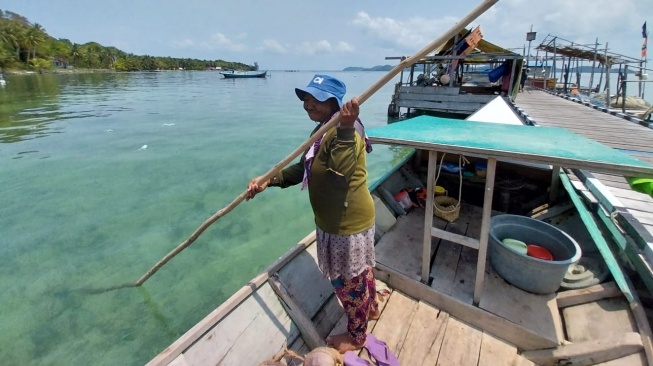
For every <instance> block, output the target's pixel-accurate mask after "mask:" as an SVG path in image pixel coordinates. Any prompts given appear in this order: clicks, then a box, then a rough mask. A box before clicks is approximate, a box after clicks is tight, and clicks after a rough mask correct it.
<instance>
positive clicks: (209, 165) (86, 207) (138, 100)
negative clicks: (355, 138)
mask: <svg viewBox="0 0 653 366" xmlns="http://www.w3.org/2000/svg"><path fill="white" fill-rule="evenodd" d="M329 73H330V74H332V75H334V76H337V77H339V78H341V79H342V80H343V81H344V82H345V83H346V84H347V87H348V93H347V98H350V97H353V96H358V95H360V94H362V93H363V92H364V91H365V90H366V89H368V88H369V87H370V86H372V85H373V84H374V83H375V82H377V81H378V80H379V79H380V78H381V77H383V76H384V75H385V73H384V72H329ZM314 74H315V72H308V71H306V72H282V71H279V72H275V71H272V72H271V73H270V76H269V77H268V78H265V79H241V80H233V79H231V80H230V79H224V78H222V76H221V75H220V74H219V73H217V72H211V71H205V72H186V71H180V72H148V73H97V74H67V75H8V76H6V79H7V85H5V86H4V87H0V177H1V178H0V184H1V189H0V230H1V233H0V289H1V291H0V309H2V311H1V312H0V364H1V365H66V366H71V365H95V366H97V365H141V364H144V363H146V362H147V361H149V360H150V359H151V358H152V357H154V356H155V355H157V354H158V353H159V352H160V351H162V350H163V349H164V348H165V347H167V346H168V345H169V344H170V343H172V342H173V341H175V340H176V339H177V338H178V337H179V336H181V335H182V334H183V333H184V332H186V331H187V330H188V329H189V328H191V327H192V326H193V325H194V324H195V323H196V322H198V321H199V320H201V319H202V318H203V317H204V316H206V315H207V314H208V313H209V312H210V311H212V310H213V309H214V308H216V307H217V306H219V305H220V304H221V303H222V302H223V301H224V300H226V299H227V298H228V297H229V296H230V295H231V294H233V293H234V292H235V291H236V290H238V289H239V288H241V287H242V286H243V285H245V284H246V283H247V282H248V280H249V279H251V278H252V277H254V276H255V275H257V274H259V273H260V272H261V271H263V270H264V269H265V268H266V267H267V266H268V265H270V264H271V263H272V262H273V261H275V260H276V259H277V258H278V257H280V256H281V255H282V254H283V253H284V252H286V251H287V250H288V249H289V248H291V247H292V246H294V245H295V244H296V243H297V242H298V241H300V240H301V239H302V238H304V237H305V236H306V235H308V234H309V233H310V232H311V231H312V230H313V229H314V224H313V216H312V212H311V209H310V206H309V202H308V195H307V193H306V192H305V191H301V190H300V189H299V187H298V186H296V187H291V188H288V189H283V190H282V189H278V188H276V189H275V188H271V189H269V190H267V191H266V192H264V193H263V194H261V195H259V196H257V197H256V199H254V200H252V201H249V202H243V203H241V204H240V205H238V206H237V207H236V208H235V209H234V210H233V211H232V212H230V213H229V214H227V215H226V216H224V217H223V218H221V219H219V220H218V221H217V222H216V223H214V224H213V225H212V226H211V227H209V229H208V230H206V231H205V232H204V233H203V234H202V235H201V236H200V237H199V239H197V241H196V242H195V243H193V244H192V245H191V246H190V247H188V248H187V249H186V250H184V251H183V252H181V253H180V254H178V255H177V256H176V257H174V258H173V259H172V260H171V261H170V262H168V264H166V265H165V266H163V267H162V268H161V269H160V270H159V271H158V272H157V273H156V274H155V275H154V276H152V277H151V278H150V279H149V280H147V281H146V282H145V284H144V285H143V286H141V287H138V288H124V289H118V290H113V291H108V292H97V291H95V290H98V289H100V290H101V289H103V288H106V287H110V286H115V285H119V284H123V283H133V282H135V281H136V280H138V279H139V278H140V277H141V276H142V275H144V274H145V273H146V272H147V271H148V270H149V269H150V268H151V267H152V266H153V265H154V264H155V263H157V261H159V260H160V259H161V258H163V257H164V256H165V255H166V254H167V253H168V252H170V251H171V250H173V249H174V248H175V247H176V246H177V245H179V244H180V243H181V242H183V241H184V240H185V239H186V238H188V237H189V236H190V234H191V233H193V231H194V230H195V229H196V228H197V227H198V226H200V224H202V223H203V222H204V221H205V220H206V219H207V218H209V217H210V216H211V215H213V214H214V213H215V212H216V211H218V210H220V209H222V208H223V207H226V206H227V205H228V204H230V203H231V202H232V201H233V200H234V199H235V198H236V197H237V196H238V195H239V194H241V193H242V192H243V191H244V190H245V189H246V186H247V182H248V181H249V180H250V179H251V178H253V177H256V176H258V175H262V174H264V173H265V172H267V171H268V170H269V169H271V168H272V167H273V166H274V165H275V164H277V163H278V162H280V161H281V160H282V159H283V158H285V157H286V156H288V155H289V154H290V153H291V152H292V151H293V150H295V149H296V148H297V147H298V146H300V145H301V144H302V143H303V142H304V141H305V140H306V139H307V138H308V135H309V133H310V132H311V130H312V129H313V127H314V123H313V122H311V121H310V120H309V119H308V118H307V116H306V114H305V112H304V111H303V109H302V104H301V102H300V101H299V100H298V99H297V97H296V96H295V93H294V88H295V87H303V86H305V85H307V84H308V82H309V81H310V80H311V78H312V77H313V75H314ZM393 84H394V81H392V82H390V83H388V84H386V85H385V86H384V87H383V88H382V89H381V90H379V91H378V92H376V93H375V94H374V95H373V96H372V97H371V98H370V99H369V100H367V101H366V102H365V103H364V104H363V105H362V106H361V119H362V120H363V123H364V124H365V125H366V127H368V128H370V127H375V126H381V125H384V124H387V123H388V122H389V121H388V118H387V117H386V112H387V106H388V103H389V102H390V97H391V95H392V91H393ZM390 122H392V121H390ZM405 153H406V151H405V150H403V149H397V148H391V147H387V146H381V145H375V148H374V151H373V152H372V154H370V156H369V158H368V170H369V174H370V179H369V180H370V183H371V182H373V181H374V180H376V179H378V178H379V177H381V176H382V175H383V174H384V173H385V172H386V170H387V169H389V168H390V167H391V166H392V165H393V163H395V162H397V161H398V160H400V159H401V158H402V157H403V156H404V155H405Z"/></svg>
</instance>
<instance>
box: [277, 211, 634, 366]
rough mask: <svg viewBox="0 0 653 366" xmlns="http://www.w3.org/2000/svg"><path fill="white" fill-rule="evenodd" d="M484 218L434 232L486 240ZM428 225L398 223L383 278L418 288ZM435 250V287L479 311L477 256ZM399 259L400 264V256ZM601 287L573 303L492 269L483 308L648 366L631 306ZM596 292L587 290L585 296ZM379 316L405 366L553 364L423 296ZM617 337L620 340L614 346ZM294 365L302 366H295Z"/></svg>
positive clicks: (469, 214)
mask: <svg viewBox="0 0 653 366" xmlns="http://www.w3.org/2000/svg"><path fill="white" fill-rule="evenodd" d="M480 215H481V211H480V208H479V207H475V206H469V205H463V206H462V209H461V215H460V217H459V218H458V219H457V220H456V221H455V222H454V223H447V222H445V221H443V220H440V219H438V218H435V219H434V225H435V226H437V227H441V228H444V229H446V230H451V231H453V232H457V233H465V234H466V235H472V236H474V235H478V234H480V233H479V229H480V222H479V221H480V220H479V219H480ZM423 217H424V210H423V209H414V210H413V211H411V212H410V213H409V214H408V215H406V216H401V217H399V218H398V221H397V223H396V224H395V227H394V228H393V230H392V231H391V232H390V233H388V234H386V235H385V236H384V237H383V238H382V239H381V240H380V241H379V243H378V244H377V246H376V254H377V262H378V264H377V267H379V268H382V269H381V272H384V270H383V268H387V271H396V272H399V273H401V274H402V275H405V276H406V277H410V278H413V279H416V280H419V278H420V273H419V272H420V263H421V262H420V259H419V256H420V255H421V248H422V244H421V240H422V230H421V229H422V226H423V223H424V220H423ZM433 244H434V245H433V248H434V249H433V262H432V263H433V267H432V269H431V276H432V278H431V281H430V282H431V283H430V284H429V286H430V287H431V288H434V289H436V290H437V291H438V292H441V293H443V294H446V295H448V296H452V297H453V298H455V299H457V300H459V301H461V302H464V303H465V304H469V306H470V307H474V306H473V305H471V304H472V295H473V290H474V275H475V273H474V271H475V268H476V253H477V251H475V250H472V249H470V248H467V247H463V246H460V245H457V244H454V243H451V242H448V241H445V240H439V241H438V242H434V243H433ZM399 252H401V253H402V255H401V256H399V255H397V253H399ZM384 279H385V277H384V275H383V274H381V275H380V276H377V286H378V287H380V288H388V286H387V285H386V284H385V283H384V282H382V281H383V280H384ZM598 287H599V290H598V291H599V292H603V293H604V295H599V296H598V298H601V297H603V298H602V299H601V300H599V302H593V301H587V300H586V301H582V300H580V301H576V300H571V299H577V297H576V294H574V295H572V294H573V293H574V292H575V291H571V292H565V293H561V294H567V295H560V294H559V295H557V296H556V294H551V295H535V294H531V293H528V292H525V291H522V290H519V289H517V288H515V287H513V286H512V285H510V284H508V283H506V282H505V281H504V280H503V279H502V278H501V277H500V276H498V275H497V274H496V272H494V270H493V269H492V266H491V265H490V264H489V263H488V265H487V266H486V281H485V288H484V291H483V297H482V299H481V303H480V304H479V307H478V308H480V309H482V310H483V311H484V312H487V313H488V314H492V315H496V316H499V317H501V318H502V319H507V320H508V321H509V322H510V324H512V325H513V326H518V327H522V328H524V329H527V330H528V331H530V332H532V333H537V334H538V335H540V336H541V337H544V338H552V339H555V342H557V343H558V344H569V343H572V342H573V343H578V345H579V348H583V349H585V350H587V349H588V348H587V347H592V345H593V344H602V343H603V344H605V342H606V341H607V342H610V344H614V345H615V347H614V349H610V350H609V351H608V353H610V354H611V356H608V358H613V359H612V360H610V361H606V362H604V363H601V365H609V366H617V365H646V359H645V354H644V351H643V350H642V347H641V340H640V336H639V334H637V333H636V332H637V326H636V323H635V321H634V320H633V317H632V315H631V312H630V309H629V307H628V302H627V301H626V299H625V298H624V297H623V296H622V295H621V293H620V292H619V291H618V289H617V288H616V286H615V285H614V284H613V283H607V284H603V285H599V286H598ZM408 288H409V287H406V288H405V290H408ZM390 289H391V288H390ZM585 290H587V289H585ZM593 291H594V290H588V291H586V294H589V293H593ZM595 299H596V298H595ZM595 299H594V300H595ZM570 300H571V301H570ZM474 308H476V307H474ZM478 308H477V309H478ZM325 309H328V310H324V311H321V312H320V314H324V315H323V316H325V315H326V314H327V312H331V317H332V316H333V312H334V311H336V312H337V311H339V312H340V314H341V315H340V320H339V321H338V322H337V323H336V325H335V326H334V327H333V329H331V330H330V331H329V332H328V334H338V333H343V332H345V330H346V328H345V327H346V321H347V319H346V316H345V315H344V314H343V313H342V310H341V308H340V307H339V305H337V300H335V299H333V298H332V299H331V300H330V302H329V305H327V306H326V307H325ZM381 309H382V313H381V317H380V318H379V320H378V321H371V322H370V323H369V327H368V332H370V333H372V334H374V335H375V336H376V337H377V338H378V339H381V340H383V341H385V342H386V343H387V344H388V347H389V348H390V349H391V350H392V351H393V352H394V353H395V354H396V355H397V357H398V358H399V363H400V364H401V365H412V366H420V365H456V366H458V365H470V366H482V365H488V366H489V365H515V366H518V365H536V364H546V363H547V362H546V361H545V360H546V357H548V356H547V355H546V354H544V355H542V354H541V353H542V351H531V352H534V353H530V354H529V352H526V355H528V356H529V357H531V358H533V359H538V360H542V361H541V362H538V363H534V362H533V361H531V360H529V359H528V358H526V357H525V354H523V353H520V351H519V350H518V347H516V346H515V345H514V344H512V343H510V342H509V341H506V340H505V337H506V336H510V335H509V334H498V333H501V332H497V334H498V336H495V335H493V334H492V332H489V331H484V330H482V328H483V322H484V321H485V320H483V319H480V320H478V319H474V320H472V317H466V319H468V321H463V320H461V319H462V318H463V317H457V316H454V315H453V314H451V313H448V312H446V311H443V310H441V309H438V308H437V307H435V306H433V305H432V304H430V303H429V301H425V300H424V299H420V298H419V296H412V295H411V294H407V293H405V292H402V291H399V290H392V289H391V294H390V295H389V296H388V297H387V298H385V299H384V301H383V302H382V303H381ZM463 313H464V312H463ZM320 314H318V316H317V317H316V319H314V323H317V326H318V329H320V331H321V332H324V331H325V329H324V328H321V327H320V325H321V324H322V322H321V321H320V320H319V319H320V316H321V315H320ZM472 323H475V324H472ZM478 325H481V326H478ZM617 334H619V336H617V337H616V338H615V336H616V335H617ZM624 334H625V335H624ZM617 338H618V339H617ZM291 348H292V349H293V350H296V351H297V352H298V353H299V354H306V353H308V351H309V350H308V348H307V347H306V345H305V344H304V342H303V340H302V339H301V338H299V339H298V340H297V342H295V344H293V345H292V347H291ZM537 352H540V354H538V353H537ZM581 352H582V351H581ZM359 356H360V357H362V358H365V359H368V360H369V355H368V354H367V351H365V350H362V351H360V353H359ZM538 357H540V358H538ZM570 360H571V361H574V362H575V363H578V364H598V362H592V363H587V359H583V358H582V357H581V358H573V357H570ZM584 362H585V363H584ZM289 365H301V363H299V362H297V361H295V362H294V363H293V362H290V363H289Z"/></svg>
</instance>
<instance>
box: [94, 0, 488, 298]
mask: <svg viewBox="0 0 653 366" xmlns="http://www.w3.org/2000/svg"><path fill="white" fill-rule="evenodd" d="M497 2H499V0H484V1H483V2H482V3H481V4H479V5H478V6H477V7H476V8H474V10H472V11H471V12H470V13H469V14H468V15H467V16H465V17H464V18H462V19H461V20H460V21H459V22H458V23H456V24H454V26H453V27H451V28H450V29H449V30H448V31H447V32H445V33H444V34H443V35H441V36H440V37H438V38H437V39H436V40H434V41H433V42H431V43H429V44H428V45H427V46H426V47H424V48H423V49H422V50H421V51H419V52H418V53H416V54H415V55H413V56H411V57H409V58H407V59H405V60H402V61H401V62H399V64H398V65H397V66H395V67H394V68H392V70H390V71H388V73H387V74H386V75H385V76H383V77H382V78H381V79H379V80H378V81H377V82H376V83H374V84H373V85H372V86H371V87H369V88H368V89H367V90H366V91H364V92H363V94H361V95H360V96H359V97H358V103H359V104H363V103H365V101H366V100H368V99H369V98H370V97H371V96H372V95H373V94H374V93H376V92H377V91H378V90H379V89H381V87H383V86H384V85H385V84H387V83H388V81H390V80H392V78H394V77H395V76H396V75H397V74H399V73H400V72H401V71H402V70H403V69H405V68H407V67H410V66H412V65H413V64H415V63H416V62H417V61H419V60H420V59H421V58H423V57H425V56H426V55H427V54H429V53H430V52H432V51H434V50H435V49H436V48H438V47H440V46H441V45H443V44H444V43H445V42H447V41H448V40H449V39H450V38H451V37H453V36H455V35H456V34H458V33H460V31H461V30H463V29H464V28H465V27H467V25H468V24H469V23H471V22H472V21H474V20H475V19H476V18H478V17H479V16H480V15H481V14H483V13H485V12H486V11H487V10H488V9H489V8H491V7H492V6H493V5H494V4H496V3H497ZM338 122H340V114H336V115H335V117H333V118H332V119H331V120H329V122H327V123H325V124H324V126H322V127H321V128H320V129H319V130H318V131H317V132H315V133H314V134H313V135H312V136H311V137H310V138H309V139H308V140H306V141H305V142H304V143H303V144H301V145H300V146H299V147H298V148H297V149H295V151H293V152H292V153H290V155H288V156H287V157H285V158H284V159H283V160H281V161H280V162H279V163H277V164H276V165H275V166H273V167H272V169H270V170H268V172H267V173H265V174H264V175H262V176H261V178H260V179H259V181H258V183H259V184H261V183H262V182H265V181H267V180H268V179H270V178H272V177H274V176H275V175H276V174H277V172H279V170H281V169H283V168H284V167H285V166H286V165H288V164H289V163H290V162H292V161H293V160H294V159H295V158H296V157H298V156H299V155H300V154H301V153H303V152H304V151H306V149H308V148H309V146H311V145H313V143H314V142H315V141H316V140H317V139H318V138H319V137H320V136H322V135H324V133H325V132H326V131H328V130H330V129H331V128H332V127H335V126H336V125H337V124H338ZM245 198H247V190H245V191H244V192H243V193H241V194H239V195H238V196H237V197H236V198H235V199H234V200H233V201H232V202H231V203H230V204H229V205H227V206H226V207H224V208H222V209H221V210H219V211H217V212H216V213H214V214H213V215H212V216H211V217H209V218H208V219H206V221H204V222H203V223H202V225H200V226H199V227H198V228H197V229H196V230H195V232H193V233H192V234H191V236H189V237H188V239H186V240H184V241H183V242H182V243H181V244H179V245H178V246H177V247H176V248H175V249H173V250H172V251H170V252H169V253H168V254H166V256H165V257H163V258H162V259H161V260H160V261H158V262H157V263H156V264H155V265H154V266H153V267H152V268H150V269H149V270H148V271H147V272H146V273H145V274H144V275H143V276H142V277H141V278H139V279H138V281H136V282H135V283H125V284H122V285H117V286H112V287H109V288H105V289H98V290H91V291H90V292H93V293H101V292H106V291H110V290H116V289H120V288H126V287H137V286H140V285H142V284H143V283H144V282H145V281H147V279H148V278H150V277H152V275H154V274H155V273H156V272H157V271H158V270H159V269H160V268H161V267H163V265H165V264H166V263H168V261H170V260H171V259H172V258H173V257H174V256H176V255H177V254H179V253H180V252H181V251H182V250H184V249H186V248H187V247H188V246H190V245H191V244H193V242H194V241H195V240H197V238H198V237H199V236H200V235H201V234H202V233H203V232H204V230H206V229H207V228H208V227H209V226H211V224H213V223H214V222H216V221H217V220H218V219H219V218H221V217H222V216H224V215H226V214H228V213H229V212H231V210H233V209H234V208H236V206H238V205H239V204H240V203H241V202H243V200H245Z"/></svg>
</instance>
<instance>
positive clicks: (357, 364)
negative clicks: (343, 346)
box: [344, 351, 374, 366]
mask: <svg viewBox="0 0 653 366" xmlns="http://www.w3.org/2000/svg"><path fill="white" fill-rule="evenodd" d="M344 361H345V366H374V365H372V363H371V362H370V361H368V360H366V359H364V358H360V357H358V355H357V354H355V353H354V352H352V351H347V352H345V355H344Z"/></svg>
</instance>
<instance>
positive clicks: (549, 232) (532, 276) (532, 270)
mask: <svg viewBox="0 0 653 366" xmlns="http://www.w3.org/2000/svg"><path fill="white" fill-rule="evenodd" d="M506 238H511V239H516V240H520V241H523V242H524V243H528V244H537V245H540V246H543V247H545V248H546V249H547V250H548V251H549V252H551V254H552V255H553V260H552V261H547V260H542V259H537V258H533V257H529V256H527V255H524V254H521V253H518V252H516V251H514V250H512V249H510V248H509V247H508V246H506V245H505V244H503V243H502V242H501V241H502V240H503V239H506ZM489 253H490V262H491V263H492V267H493V268H494V270H495V271H496V272H497V273H498V274H499V275H500V276H501V277H503V279H504V280H506V281H507V282H508V283H510V284H512V285H513V286H516V287H518V288H520V289H522V290H525V291H528V292H532V293H536V294H550V293H553V292H556V291H557V290H558V288H560V285H561V284H562V281H563V279H564V277H565V273H566V272H567V269H568V268H569V266H570V265H572V264H574V263H576V262H578V260H580V257H581V249H580V247H579V246H578V243H576V241H575V240H574V239H573V238H572V237H571V236H569V235H568V234H567V233H565V232H564V231H562V230H560V229H558V228H556V227H555V226H552V225H549V224H547V223H545V222H542V221H539V220H535V219H531V218H530V217H525V216H518V215H497V216H494V217H492V218H491V219H490V238H489Z"/></svg>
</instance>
